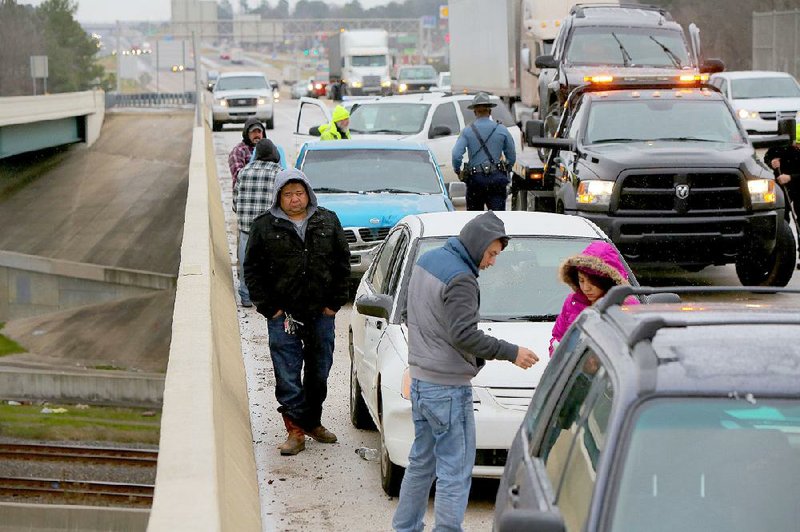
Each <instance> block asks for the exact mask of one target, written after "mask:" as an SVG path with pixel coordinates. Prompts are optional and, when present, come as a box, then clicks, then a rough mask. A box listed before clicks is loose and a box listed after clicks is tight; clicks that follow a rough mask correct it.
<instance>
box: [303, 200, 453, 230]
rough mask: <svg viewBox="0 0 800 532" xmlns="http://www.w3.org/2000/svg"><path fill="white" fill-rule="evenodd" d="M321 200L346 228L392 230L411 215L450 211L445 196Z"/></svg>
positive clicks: (321, 203) (450, 208) (320, 202)
mask: <svg viewBox="0 0 800 532" xmlns="http://www.w3.org/2000/svg"><path fill="white" fill-rule="evenodd" d="M317 201H318V202H319V204H320V205H322V206H323V207H325V208H326V209H330V210H332V211H334V212H335V213H336V215H337V216H338V217H339V221H340V222H341V223H342V227H376V228H377V227H392V226H394V224H396V223H397V222H398V221H399V220H400V219H401V218H402V217H404V216H406V215H408V214H419V213H423V212H441V211H450V210H452V207H449V206H448V202H447V201H446V200H445V196H444V195H443V194H397V193H365V194H322V193H317Z"/></svg>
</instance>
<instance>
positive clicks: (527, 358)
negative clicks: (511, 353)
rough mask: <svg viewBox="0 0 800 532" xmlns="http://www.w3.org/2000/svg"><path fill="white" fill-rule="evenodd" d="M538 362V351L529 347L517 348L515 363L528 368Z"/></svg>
mask: <svg viewBox="0 0 800 532" xmlns="http://www.w3.org/2000/svg"><path fill="white" fill-rule="evenodd" d="M537 362H539V357H537V356H536V353H534V352H533V351H531V350H530V349H528V348H527V347H522V346H520V347H519V348H518V349H517V359H516V360H515V361H514V365H516V366H519V367H521V368H522V369H528V368H529V367H531V366H533V365H534V364H536V363H537Z"/></svg>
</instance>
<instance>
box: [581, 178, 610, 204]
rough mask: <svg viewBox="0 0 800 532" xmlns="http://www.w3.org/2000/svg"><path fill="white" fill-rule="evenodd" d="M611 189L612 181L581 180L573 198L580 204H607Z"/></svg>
mask: <svg viewBox="0 0 800 532" xmlns="http://www.w3.org/2000/svg"><path fill="white" fill-rule="evenodd" d="M613 191H614V182H613V181H596V180H587V181H581V184H580V185H578V194H577V195H576V197H575V199H576V201H577V202H578V203H580V204H582V205H608V203H609V201H611V193H612V192H613Z"/></svg>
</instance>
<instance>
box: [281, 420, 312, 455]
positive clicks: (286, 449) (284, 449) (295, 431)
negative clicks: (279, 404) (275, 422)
mask: <svg viewBox="0 0 800 532" xmlns="http://www.w3.org/2000/svg"><path fill="white" fill-rule="evenodd" d="M283 424H284V425H286V432H287V433H288V436H287V437H286V441H285V442H283V443H282V444H280V445H278V449H280V451H281V454H282V455H284V456H293V455H295V454H297V453H299V452H300V451H304V450H305V449H306V437H305V434H303V429H301V428H300V426H299V425H298V424H297V423H295V422H294V420H293V419H292V418H290V417H289V416H287V415H286V414H284V415H283Z"/></svg>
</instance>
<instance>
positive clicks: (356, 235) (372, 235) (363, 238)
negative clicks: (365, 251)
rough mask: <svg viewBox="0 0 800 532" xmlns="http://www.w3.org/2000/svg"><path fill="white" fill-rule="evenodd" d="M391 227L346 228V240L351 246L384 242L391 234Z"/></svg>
mask: <svg viewBox="0 0 800 532" xmlns="http://www.w3.org/2000/svg"><path fill="white" fill-rule="evenodd" d="M390 229H391V227H346V228H345V230H344V236H345V239H347V243H348V244H351V245H356V246H361V247H363V246H364V244H373V243H379V242H382V241H383V240H384V239H385V238H386V235H388V234H389V230H390Z"/></svg>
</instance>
